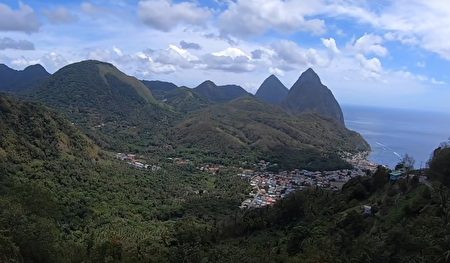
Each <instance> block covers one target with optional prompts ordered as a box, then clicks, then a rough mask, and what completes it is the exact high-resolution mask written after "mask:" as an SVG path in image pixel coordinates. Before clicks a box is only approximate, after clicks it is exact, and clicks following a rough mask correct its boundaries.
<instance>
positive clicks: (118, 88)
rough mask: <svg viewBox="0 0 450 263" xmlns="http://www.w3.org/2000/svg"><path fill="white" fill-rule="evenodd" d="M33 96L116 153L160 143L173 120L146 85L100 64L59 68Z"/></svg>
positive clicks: (86, 62)
mask: <svg viewBox="0 0 450 263" xmlns="http://www.w3.org/2000/svg"><path fill="white" fill-rule="evenodd" d="M30 96H31V97H32V98H33V99H35V100H37V101H40V102H42V103H44V104H46V105H48V106H50V107H54V108H57V109H59V110H61V111H63V112H64V113H65V114H66V115H67V116H68V117H69V118H70V119H71V120H72V121H73V122H74V123H75V124H76V125H79V126H81V127H82V128H83V129H84V131H85V132H86V133H88V134H89V135H90V136H92V137H93V138H95V139H96V141H97V143H99V144H101V145H103V146H106V147H109V148H113V149H123V148H124V147H127V146H130V147H142V146H143V147H146V146H148V145H149V144H156V143H158V142H159V140H160V139H159V138H157V137H159V136H160V135H159V134H158V133H159V131H160V130H161V128H162V126H164V125H166V124H167V118H168V117H170V116H169V115H170V113H169V112H168V110H166V109H165V108H164V107H162V106H161V105H160V104H159V103H158V102H157V101H156V100H155V99H154V98H153V96H152V94H151V92H150V90H149V89H148V88H147V87H146V86H145V85H144V84H143V83H142V82H140V81H139V80H137V79H136V78H134V77H130V76H127V75H126V74H124V73H122V72H121V71H119V70H118V69H117V68H116V67H114V66H113V65H111V64H108V63H104V62H99V61H83V62H79V63H75V64H71V65H68V66H66V67H64V68H62V69H60V70H59V71H57V72H56V73H55V74H53V75H52V76H51V77H50V78H49V79H48V80H47V81H46V82H45V83H44V84H43V85H41V86H40V87H39V88H38V89H36V90H33V92H32V93H31V94H30ZM163 130H164V129H163Z"/></svg>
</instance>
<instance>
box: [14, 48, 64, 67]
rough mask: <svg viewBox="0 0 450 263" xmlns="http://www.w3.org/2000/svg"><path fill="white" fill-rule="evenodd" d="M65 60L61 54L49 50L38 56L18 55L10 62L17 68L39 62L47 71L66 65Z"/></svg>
mask: <svg viewBox="0 0 450 263" xmlns="http://www.w3.org/2000/svg"><path fill="white" fill-rule="evenodd" d="M68 63H69V61H67V60H66V59H65V58H64V57H63V56H62V55H61V54H58V53H56V52H49V53H46V54H44V55H43V56H41V57H39V58H27V57H25V56H20V57H17V58H15V59H12V60H11V61H10V64H11V65H13V66H15V67H17V68H25V67H27V66H30V65H35V64H41V65H42V66H43V67H44V68H45V69H46V70H48V71H49V72H54V71H56V70H58V69H60V68H61V67H63V66H65V65H67V64H68Z"/></svg>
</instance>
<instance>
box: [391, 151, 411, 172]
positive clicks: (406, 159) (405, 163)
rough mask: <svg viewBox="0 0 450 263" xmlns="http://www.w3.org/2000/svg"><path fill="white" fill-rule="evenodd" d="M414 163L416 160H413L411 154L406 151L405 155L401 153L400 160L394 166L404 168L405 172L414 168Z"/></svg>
mask: <svg viewBox="0 0 450 263" xmlns="http://www.w3.org/2000/svg"><path fill="white" fill-rule="evenodd" d="M415 163H416V160H414V158H413V157H412V156H411V155H409V154H407V153H406V154H405V155H403V157H402V160H401V161H400V162H399V163H398V164H397V165H396V166H395V169H400V168H405V169H406V172H410V171H411V170H413V169H414V164H415Z"/></svg>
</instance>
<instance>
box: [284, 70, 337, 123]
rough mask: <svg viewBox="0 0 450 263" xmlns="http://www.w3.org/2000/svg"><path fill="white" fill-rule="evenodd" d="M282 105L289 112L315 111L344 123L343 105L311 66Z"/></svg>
mask: <svg viewBox="0 0 450 263" xmlns="http://www.w3.org/2000/svg"><path fill="white" fill-rule="evenodd" d="M282 105H283V107H284V108H285V109H286V110H288V111H289V112H293V113H302V112H315V113H318V114H320V115H322V116H324V117H328V118H331V119H334V120H336V121H337V122H338V123H340V124H342V125H344V116H343V113H342V110H341V107H340V106H339V104H338V102H337V101H336V99H335V98H334V96H333V93H332V92H331V91H330V90H329V89H328V88H327V87H326V86H325V85H323V84H322V82H321V81H320V78H319V76H318V75H317V74H316V73H315V72H314V70H312V69H311V68H309V69H308V70H306V71H305V72H303V73H302V75H301V76H300V78H299V79H298V80H297V82H295V84H294V85H293V86H292V88H291V89H290V90H289V93H288V95H287V97H286V99H285V101H284V102H283V104H282Z"/></svg>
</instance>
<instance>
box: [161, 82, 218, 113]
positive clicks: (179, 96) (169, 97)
mask: <svg viewBox="0 0 450 263" xmlns="http://www.w3.org/2000/svg"><path fill="white" fill-rule="evenodd" d="M160 99H161V101H162V102H164V103H165V104H167V105H170V106H171V107H172V109H174V110H175V111H177V112H180V113H188V112H192V111H196V110H199V109H202V108H205V107H207V106H208V105H210V104H211V103H210V102H209V101H208V100H207V99H206V98H204V97H202V96H200V95H198V94H197V93H195V92H194V91H193V90H192V89H190V88H187V87H179V88H176V89H174V90H172V91H169V92H166V93H165V94H164V95H163V97H162V98H160Z"/></svg>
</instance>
